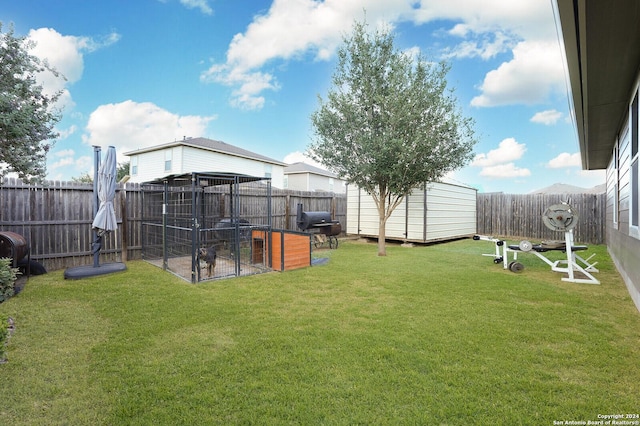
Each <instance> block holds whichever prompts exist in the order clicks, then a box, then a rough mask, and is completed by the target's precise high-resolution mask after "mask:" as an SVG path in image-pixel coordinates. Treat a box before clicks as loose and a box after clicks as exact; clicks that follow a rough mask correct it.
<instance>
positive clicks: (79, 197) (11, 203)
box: [0, 178, 347, 270]
mask: <svg viewBox="0 0 640 426" xmlns="http://www.w3.org/2000/svg"><path fill="white" fill-rule="evenodd" d="M142 198H143V197H142V190H141V187H140V185H139V184H132V183H127V184H125V185H122V184H119V185H118V187H117V190H116V198H115V200H114V207H115V210H116V217H117V219H118V229H117V230H116V231H115V232H112V233H109V234H107V235H105V236H104V237H103V244H102V250H101V258H100V262H101V263H102V262H113V261H127V260H128V259H139V258H141V250H142V239H141V229H142ZM271 198H272V207H271V214H272V221H273V223H272V228H274V229H283V230H296V229H297V228H296V206H297V204H298V203H302V204H303V206H304V208H305V210H308V211H329V212H331V215H332V217H333V218H334V219H336V220H338V221H340V222H341V223H342V224H343V229H346V213H347V201H346V195H344V194H334V193H323V192H304V191H290V190H280V189H275V188H273V189H272V194H271ZM93 200H94V192H93V185H92V184H84V183H77V182H60V181H49V182H45V184H44V185H30V184H26V183H23V182H22V181H21V180H19V179H12V178H7V179H5V180H4V183H3V184H2V186H0V232H1V231H11V232H15V233H17V234H20V235H22V236H23V237H24V238H25V240H26V242H27V244H28V245H29V247H30V254H31V258H32V259H34V260H37V261H39V262H40V263H42V264H44V266H45V267H46V268H47V269H48V270H56V269H64V268H67V267H73V266H80V265H87V264H92V262H93V260H92V259H93V258H92V255H91V242H92V240H93V233H92V231H91V224H92V222H93V218H94V213H93ZM159 214H161V212H159Z"/></svg>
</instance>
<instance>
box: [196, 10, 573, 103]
mask: <svg viewBox="0 0 640 426" xmlns="http://www.w3.org/2000/svg"><path fill="white" fill-rule="evenodd" d="M365 10H366V19H367V22H369V23H370V24H371V25H372V26H373V27H382V26H387V27H391V28H392V27H393V26H395V25H398V24H400V23H403V22H405V23H406V22H409V23H412V24H414V25H422V24H425V23H429V22H433V21H445V20H451V21H454V22H455V24H454V25H453V26H452V27H451V28H449V29H445V32H448V34H449V36H451V37H458V38H461V41H460V43H459V45H458V46H457V47H456V48H455V49H453V50H451V51H448V52H444V55H445V57H458V58H459V57H479V58H483V59H489V58H494V57H496V55H498V54H504V53H506V52H509V51H510V50H513V59H512V60H511V61H509V62H505V63H503V64H502V65H501V66H500V68H498V69H497V70H493V71H491V72H489V73H488V74H487V75H486V77H485V79H484V82H483V83H482V86H481V87H480V90H481V92H482V93H481V94H480V95H479V96H478V97H476V98H475V99H474V100H473V104H474V105H476V106H494V105H506V104H513V103H528V104H531V103H535V102H539V101H541V100H544V99H546V98H547V97H548V96H549V95H550V94H552V93H554V92H555V91H556V90H557V89H558V88H559V87H560V88H561V87H562V85H563V82H564V74H563V71H562V61H561V58H562V56H561V54H560V48H559V46H558V43H557V37H556V31H555V25H554V20H553V14H552V8H551V5H550V4H549V3H548V2H544V1H540V0H518V1H511V2H506V1H504V0H486V1H482V2H469V1H468V0H433V1H428V2H427V1H415V0H378V1H376V2H371V1H370V0H349V1H346V0H324V1H318V0H274V1H273V2H272V4H271V7H270V8H269V10H268V11H266V13H264V14H261V15H257V16H256V17H255V18H254V20H253V21H252V22H251V23H250V24H249V25H248V26H247V28H246V30H245V31H244V32H242V33H238V34H236V35H235V36H234V37H233V39H232V40H231V42H230V44H229V46H228V49H227V52H226V60H225V62H223V63H216V64H214V65H212V66H211V67H210V68H209V69H208V70H206V71H205V72H203V73H202V76H201V80H202V81H203V82H215V83H219V84H225V85H229V86H231V87H234V88H235V90H234V91H233V93H232V97H233V100H232V104H233V105H235V106H237V107H240V108H245V109H259V108H262V107H263V105H264V104H265V99H264V96H263V92H264V91H265V90H277V89H278V87H279V83H278V81H277V77H276V75H275V74H274V72H273V71H270V70H263V68H264V67H266V66H272V65H273V62H274V61H288V60H296V59H300V58H308V57H309V56H311V57H313V58H315V60H327V59H329V58H331V56H332V55H333V53H334V52H335V50H336V48H337V46H338V45H339V44H340V43H341V42H342V37H343V35H344V34H346V33H347V32H348V31H349V30H350V29H351V26H352V24H353V22H354V20H361V19H363V17H364V13H365ZM256 82H257V83H258V84H255V83H256Z"/></svg>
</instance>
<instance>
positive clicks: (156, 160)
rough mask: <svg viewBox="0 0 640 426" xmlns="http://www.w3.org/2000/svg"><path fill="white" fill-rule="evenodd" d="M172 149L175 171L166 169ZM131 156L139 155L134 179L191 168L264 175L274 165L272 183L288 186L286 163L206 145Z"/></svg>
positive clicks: (159, 176) (152, 178) (278, 185)
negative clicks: (232, 152)
mask: <svg viewBox="0 0 640 426" xmlns="http://www.w3.org/2000/svg"><path fill="white" fill-rule="evenodd" d="M168 151H170V152H171V157H172V161H171V171H166V170H165V155H166V153H167V152H168ZM130 157H131V158H132V159H133V157H137V164H138V173H137V174H135V175H132V176H131V182H135V183H141V182H149V181H152V180H154V179H158V178H161V177H163V176H167V175H169V174H180V173H191V172H224V173H235V174H244V175H249V176H257V177H263V176H265V174H266V172H267V170H268V169H270V173H271V185H272V186H273V187H275V188H283V186H284V167H283V166H280V165H277V164H267V163H264V162H262V161H257V160H252V159H249V158H243V157H238V156H234V155H227V154H222V153H218V152H212V151H208V150H206V149H199V148H194V147H190V146H177V147H170V148H166V149H159V150H156V151H149V152H144V153H141V154H132V155H130ZM269 166H270V167H269Z"/></svg>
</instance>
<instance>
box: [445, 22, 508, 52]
mask: <svg viewBox="0 0 640 426" xmlns="http://www.w3.org/2000/svg"><path fill="white" fill-rule="evenodd" d="M464 32H465V34H467V33H468V31H466V30H465V31H464ZM452 34H454V35H457V33H456V30H455V28H454V30H453V32H452ZM515 45H516V40H515V39H514V37H513V36H508V35H506V34H504V33H502V32H500V31H498V32H494V33H489V34H480V35H475V36H474V37H472V39H471V40H466V41H463V42H461V43H460V44H459V45H457V46H455V47H454V48H453V49H451V50H450V51H445V53H444V55H443V56H444V57H445V58H474V57H479V58H482V59H484V60H487V59H491V58H493V57H495V56H496V55H498V54H500V53H505V52H507V51H509V50H511V49H512V48H513V47H514V46H515Z"/></svg>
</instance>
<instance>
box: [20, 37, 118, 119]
mask: <svg viewBox="0 0 640 426" xmlns="http://www.w3.org/2000/svg"><path fill="white" fill-rule="evenodd" d="M27 38H28V39H29V40H32V41H34V42H35V46H34V47H33V49H32V50H31V52H30V53H31V54H33V55H34V56H36V57H38V58H40V59H42V60H46V61H47V62H48V63H49V65H51V66H52V67H53V68H55V69H56V70H57V71H58V72H59V73H61V74H62V76H58V77H56V76H55V75H54V74H52V73H51V72H49V71H46V72H42V73H40V74H38V76H37V77H38V83H40V84H42V87H43V92H44V93H45V94H47V95H52V94H54V93H56V92H62V94H61V96H60V99H59V100H58V107H60V108H72V107H73V106H74V103H73V100H72V98H71V93H70V92H69V90H68V88H67V86H68V85H70V84H73V83H75V82H76V81H78V80H80V78H82V73H83V71H84V58H83V54H84V52H93V51H95V50H98V49H100V48H102V47H105V46H109V45H111V44H113V43H116V42H117V41H118V40H119V39H120V36H119V35H118V34H116V33H112V34H109V35H107V36H106V37H105V38H104V40H102V41H96V40H94V39H92V38H89V37H75V36H65V35H62V34H60V33H59V32H57V31H56V30H54V29H52V28H39V29H36V30H31V31H29V34H28V36H27Z"/></svg>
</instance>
